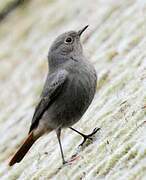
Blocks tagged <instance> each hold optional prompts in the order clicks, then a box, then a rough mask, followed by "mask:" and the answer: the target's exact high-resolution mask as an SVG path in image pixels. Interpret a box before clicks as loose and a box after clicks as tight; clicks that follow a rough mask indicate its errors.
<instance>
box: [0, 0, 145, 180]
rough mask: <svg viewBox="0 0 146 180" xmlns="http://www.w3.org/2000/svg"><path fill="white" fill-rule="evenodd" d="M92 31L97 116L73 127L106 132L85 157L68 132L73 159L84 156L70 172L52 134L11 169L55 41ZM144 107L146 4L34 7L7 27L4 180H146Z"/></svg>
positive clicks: (83, 2) (0, 111)
mask: <svg viewBox="0 0 146 180" xmlns="http://www.w3.org/2000/svg"><path fill="white" fill-rule="evenodd" d="M2 2H3V4H5V3H6V2H5V3H4V0H3V1H2ZM1 9H2V8H1ZM86 24H90V27H89V29H88V31H87V32H86V33H85V34H84V38H83V40H84V47H85V48H84V49H85V52H86V54H87V56H88V57H89V58H90V60H91V61H92V63H93V64H94V65H95V67H96V70H97V72H98V74H99V81H98V85H97V93H96V96H95V99H94V101H93V103H92V105H91V106H90V109H89V110H88V111H87V112H86V114H85V115H84V117H83V118H82V120H81V121H80V122H79V123H77V124H76V125H75V126H74V127H75V128H77V129H78V130H80V131H82V132H84V133H89V132H91V131H92V129H93V128H94V127H101V130H100V132H98V133H97V136H96V139H95V141H94V142H93V143H89V144H86V146H84V147H83V149H78V144H79V143H80V142H81V138H80V136H78V135H77V134H75V133H74V132H72V131H71V130H69V129H66V130H64V132H63V134H62V143H63V147H64V153H65V156H66V159H69V158H70V157H71V156H72V155H73V154H75V153H76V152H77V153H78V158H77V160H76V161H74V162H73V163H72V164H71V165H68V166H62V164H61V157H60V151H59V147H58V142H57V138H56V135H55V133H54V132H52V133H50V134H48V135H46V136H43V137H42V138H40V139H39V140H38V141H37V142H36V143H35V145H34V146H33V147H32V148H31V150H30V151H29V153H28V154H27V156H26V157H25V159H24V160H23V161H22V162H21V163H20V164H17V165H15V166H13V167H8V166H7V163H8V161H9V159H10V157H11V156H12V155H13V153H14V152H15V151H16V149H17V148H18V147H19V145H20V144H21V142H22V141H23V139H24V138H25V137H26V134H27V132H28V129H29V126H30V122H31V118H32V115H33V111H34V107H35V104H36V103H37V100H38V98H39V95H40V92H41V89H42V86H43V83H44V80H45V77H46V73H47V52H48V48H49V46H50V44H51V42H52V40H53V39H54V38H55V37H56V36H57V35H58V34H60V33H62V32H64V31H67V30H70V29H79V28H81V27H83V26H84V25H86ZM145 104H146V1H145V0H137V1H134V0H122V1H117V0H96V1H92V0H80V1H79V0H74V1H69V0H60V1H57V0H56V1H51V0H50V1H48V0H35V1H30V2H28V3H26V4H24V5H22V6H20V7H19V8H17V9H16V10H15V11H13V12H11V13H10V14H9V15H8V16H7V17H6V18H5V19H4V21H2V22H1V23H0V179H2V180H15V179H19V180H30V179H31V180H47V179H54V180H55V179H57V180H58V179H62V180H66V179H67V180H68V179H69V180H70V179H71V180H78V179H87V180H92V179H107V180H144V179H146V123H145V121H146V109H145V108H142V107H144V105H145Z"/></svg>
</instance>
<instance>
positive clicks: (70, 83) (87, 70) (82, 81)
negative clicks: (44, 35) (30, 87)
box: [9, 25, 100, 166]
mask: <svg viewBox="0 0 146 180" xmlns="http://www.w3.org/2000/svg"><path fill="white" fill-rule="evenodd" d="M87 27H88V25H87V26H85V27H83V28H82V29H80V30H78V31H75V30H71V31H67V32H64V33H62V34H61V35H59V36H58V37H57V38H56V39H55V40H54V42H53V43H52V45H51V47H50V49H49V52H48V65H49V71H48V74H47V78H46V81H45V84H44V87H43V90H42V93H41V96H40V101H39V102H38V104H37V106H36V108H35V111H34V115H33V117H32V122H31V126H30V129H29V133H28V136H27V137H26V139H25V141H24V143H23V144H22V145H21V146H20V148H19V149H18V151H17V152H16V153H15V154H14V156H13V157H12V159H11V160H10V162H9V166H12V165H14V164H15V163H19V162H20V161H21V160H22V159H23V158H24V156H25V155H26V153H27V152H28V150H29V149H30V148H31V146H32V145H33V144H34V142H35V141H36V140H37V139H38V138H39V137H41V136H42V135H44V134H46V133H50V132H51V131H53V130H54V131H55V132H56V135H57V139H58V142H59V148H60V152H61V157H62V163H63V164H66V163H67V161H66V160H65V158H64V153H63V147H62V143H61V131H62V129H64V128H70V129H71V130H73V131H75V132H76V133H78V134H80V135H81V136H82V137H83V138H84V140H83V142H82V143H81V145H83V144H84V142H85V141H86V140H87V139H91V137H92V136H93V135H94V134H95V133H96V132H97V131H98V130H99V129H100V128H95V129H94V130H93V132H92V133H90V134H88V135H85V134H83V133H81V132H79V131H78V130H76V129H74V128H73V127H72V125H74V124H75V123H77V122H78V121H79V120H80V119H81V117H82V116H83V114H84V113H85V112H86V110H87V109H88V107H89V105H90V104H91V102H92V100H93V98H94V95H95V92H96V84H97V74H96V70H95V68H94V66H93V65H92V63H91V62H90V61H89V60H87V58H86V57H85V55H84V52H83V47H82V43H81V35H82V34H83V32H84V31H85V30H86V29H87ZM91 124H92V122H91Z"/></svg>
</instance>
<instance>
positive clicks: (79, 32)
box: [78, 25, 89, 37]
mask: <svg viewBox="0 0 146 180" xmlns="http://www.w3.org/2000/svg"><path fill="white" fill-rule="evenodd" d="M88 26H89V25H87V26H85V27H84V28H83V29H81V30H79V31H78V35H79V37H80V36H81V34H82V33H83V32H84V31H85V30H86V29H87V27H88Z"/></svg>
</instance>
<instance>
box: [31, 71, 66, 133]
mask: <svg viewBox="0 0 146 180" xmlns="http://www.w3.org/2000/svg"><path fill="white" fill-rule="evenodd" d="M67 76H68V72H67V71H66V70H60V71H57V72H55V73H53V74H51V75H49V76H48V78H47V80H46V83H45V86H44V89H43V92H42V95H41V100H40V102H39V103H38V105H37V107H36V109H35V112H34V115H33V118H32V123H31V126H30V130H29V133H30V132H31V131H32V130H33V129H34V128H36V127H37V126H38V124H39V120H40V119H41V117H42V116H43V114H44V112H45V111H46V110H47V109H48V107H49V106H50V105H51V104H52V103H53V102H54V100H55V98H56V97H57V96H58V95H59V93H60V92H61V90H62V87H63V85H64V83H65V81H66V80H67Z"/></svg>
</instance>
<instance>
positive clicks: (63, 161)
mask: <svg viewBox="0 0 146 180" xmlns="http://www.w3.org/2000/svg"><path fill="white" fill-rule="evenodd" d="M56 134H57V139H58V142H59V147H60V151H61V157H62V163H63V164H66V163H67V162H66V161H65V159H64V154H63V149H62V145H61V140H60V136H61V128H58V129H57V130H56Z"/></svg>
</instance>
